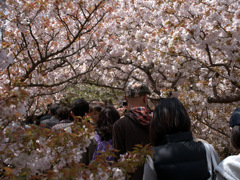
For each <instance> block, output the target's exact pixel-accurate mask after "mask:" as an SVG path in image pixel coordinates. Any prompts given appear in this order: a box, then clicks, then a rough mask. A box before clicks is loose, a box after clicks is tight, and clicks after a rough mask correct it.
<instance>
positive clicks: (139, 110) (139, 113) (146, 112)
mask: <svg viewBox="0 0 240 180" xmlns="http://www.w3.org/2000/svg"><path fill="white" fill-rule="evenodd" d="M130 112H131V113H133V115H134V116H135V117H136V118H137V119H138V120H139V122H140V123H141V124H143V125H147V124H149V123H150V121H151V120H152V118H153V112H152V111H151V109H149V108H147V107H135V108H132V109H131V110H130Z"/></svg>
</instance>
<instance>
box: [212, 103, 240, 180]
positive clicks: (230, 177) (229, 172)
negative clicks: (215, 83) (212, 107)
mask: <svg viewBox="0 0 240 180" xmlns="http://www.w3.org/2000/svg"><path fill="white" fill-rule="evenodd" d="M229 126H230V131H231V135H230V141H231V145H232V147H233V148H234V149H235V150H236V151H237V153H238V154H237V155H231V156H229V157H227V158H225V159H224V160H223V161H222V162H221V163H220V164H219V165H218V167H217V168H216V174H217V180H225V179H227V180H237V179H240V154H239V153H240V107H238V108H236V109H235V110H234V111H233V113H232V116H231V118H230V122H229Z"/></svg>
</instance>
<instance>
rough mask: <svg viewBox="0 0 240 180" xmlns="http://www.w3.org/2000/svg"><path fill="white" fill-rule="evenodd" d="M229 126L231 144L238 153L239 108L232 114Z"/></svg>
mask: <svg viewBox="0 0 240 180" xmlns="http://www.w3.org/2000/svg"><path fill="white" fill-rule="evenodd" d="M229 126H230V130H231V138H230V139H231V144H232V146H233V148H234V149H236V150H237V151H240V107H239V108H237V109H235V110H234V112H233V113H232V116H231V118H230V122H229Z"/></svg>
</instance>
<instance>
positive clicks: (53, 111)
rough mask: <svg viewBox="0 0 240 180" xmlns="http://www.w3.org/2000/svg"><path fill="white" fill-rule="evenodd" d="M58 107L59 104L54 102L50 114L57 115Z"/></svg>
mask: <svg viewBox="0 0 240 180" xmlns="http://www.w3.org/2000/svg"><path fill="white" fill-rule="evenodd" d="M58 108H59V105H58V104H53V105H52V106H51V107H50V114H51V116H55V115H56V111H57V109H58Z"/></svg>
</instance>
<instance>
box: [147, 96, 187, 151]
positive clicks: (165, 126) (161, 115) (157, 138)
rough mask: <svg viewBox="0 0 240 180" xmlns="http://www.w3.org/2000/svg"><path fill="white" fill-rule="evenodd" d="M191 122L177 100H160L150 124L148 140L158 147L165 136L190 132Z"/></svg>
mask: <svg viewBox="0 0 240 180" xmlns="http://www.w3.org/2000/svg"><path fill="white" fill-rule="evenodd" d="M190 128H191V121H190V118H189V116H188V113H187V111H186V109H185V108H184V106H183V104H182V103H181V102H180V101H179V100H178V99H177V98H165V99H161V100H160V101H159V102H158V104H157V106H156V107H155V110H154V114H153V120H152V121H151V123H150V140H151V143H152V145H153V146H157V145H160V144H162V143H164V142H163V139H164V136H165V135H166V134H175V133H178V132H187V131H190Z"/></svg>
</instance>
